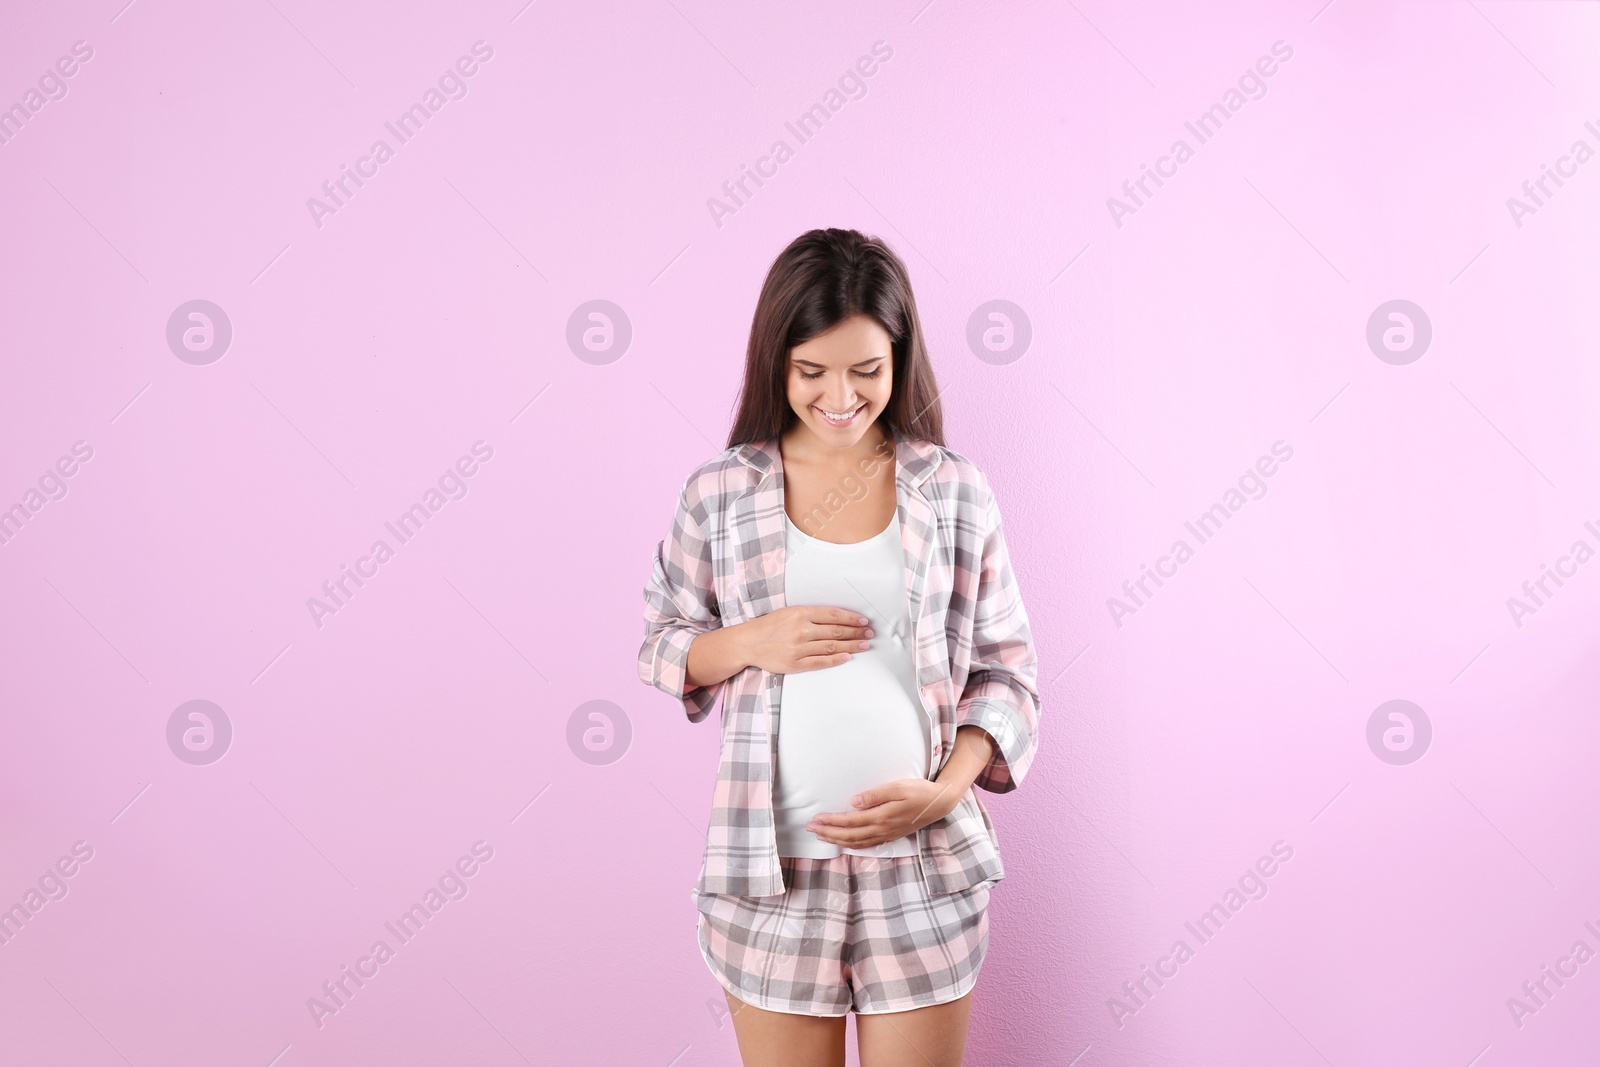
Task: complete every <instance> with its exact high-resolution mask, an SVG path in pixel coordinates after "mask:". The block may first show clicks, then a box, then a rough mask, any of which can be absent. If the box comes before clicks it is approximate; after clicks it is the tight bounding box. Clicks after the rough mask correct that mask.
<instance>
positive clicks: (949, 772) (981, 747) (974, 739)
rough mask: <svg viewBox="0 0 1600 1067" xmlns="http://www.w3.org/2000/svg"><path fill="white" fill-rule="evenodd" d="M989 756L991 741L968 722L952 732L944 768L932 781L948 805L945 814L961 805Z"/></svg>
mask: <svg viewBox="0 0 1600 1067" xmlns="http://www.w3.org/2000/svg"><path fill="white" fill-rule="evenodd" d="M993 755H994V739H993V738H992V737H990V736H989V733H988V731H986V730H985V729H984V728H983V727H981V726H973V725H972V724H970V723H969V724H967V725H966V726H962V727H960V728H958V729H957V730H956V741H955V744H954V745H952V746H951V748H950V758H949V759H947V760H945V761H944V767H943V768H941V769H940V771H939V776H938V777H937V778H935V779H934V781H936V782H938V783H939V785H940V786H942V787H943V789H942V790H941V793H940V795H941V796H942V797H944V798H945V800H946V801H947V802H948V806H947V807H946V809H945V814H946V815H948V814H950V812H952V811H954V810H955V808H956V805H957V804H959V803H961V798H962V797H964V796H966V794H967V790H968V789H971V788H972V783H973V782H975V781H977V780H978V774H979V773H980V772H981V771H982V770H983V768H984V767H985V766H986V765H987V764H988V762H989V760H990V758H991V757H992V756H993Z"/></svg>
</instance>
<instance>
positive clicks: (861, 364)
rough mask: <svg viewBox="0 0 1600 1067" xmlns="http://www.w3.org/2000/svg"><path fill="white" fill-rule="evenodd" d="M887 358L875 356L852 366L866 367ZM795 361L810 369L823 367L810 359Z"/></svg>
mask: <svg viewBox="0 0 1600 1067" xmlns="http://www.w3.org/2000/svg"><path fill="white" fill-rule="evenodd" d="M790 358H794V357H790ZM886 358H888V357H886V356H873V357H872V358H871V359H864V360H862V361H861V362H860V363H852V364H850V365H851V366H852V367H865V366H866V365H867V364H868V363H876V362H878V360H880V359H886ZM794 361H795V362H796V363H804V364H805V365H806V366H808V367H821V366H822V364H821V363H813V362H811V361H810V360H809V359H795V360H794ZM823 369H824V370H826V369H827V368H823Z"/></svg>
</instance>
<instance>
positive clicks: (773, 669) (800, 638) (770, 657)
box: [741, 605, 873, 674]
mask: <svg viewBox="0 0 1600 1067" xmlns="http://www.w3.org/2000/svg"><path fill="white" fill-rule="evenodd" d="M741 625H742V626H747V627H749V634H748V636H747V638H746V640H747V644H746V649H747V654H746V659H747V660H748V662H749V663H750V665H751V666H753V667H760V668H761V669H762V670H764V671H767V672H768V673H770V674H794V673H796V672H798V671H814V670H819V669H820V668H823V667H833V666H836V665H838V664H840V663H843V662H844V661H845V660H847V659H849V658H850V656H851V655H852V654H853V653H856V652H861V651H864V650H865V649H867V648H868V647H870V646H869V645H868V643H867V640H866V639H867V638H869V637H871V636H872V635H873V631H872V629H871V627H870V625H869V621H868V619H867V618H866V617H865V616H864V615H862V614H860V613H859V612H855V611H850V610H849V609H846V608H823V607H813V606H810V605H799V606H796V607H788V608H779V609H778V610H777V611H770V612H768V613H767V614H765V615H761V616H758V617H756V618H754V619H751V620H749V621H748V622H745V623H742V624H741Z"/></svg>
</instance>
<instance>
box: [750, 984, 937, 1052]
mask: <svg viewBox="0 0 1600 1067" xmlns="http://www.w3.org/2000/svg"><path fill="white" fill-rule="evenodd" d="M723 994H724V995H725V996H726V997H727V998H728V1010H729V1011H730V1012H732V1013H733V1032H734V1033H735V1034H737V1035H738V1037H739V1057H740V1058H741V1059H742V1060H744V1067H844V1025H845V1017H844V1016H843V1015H841V1016H839V1017H838V1018H832V1017H829V1016H826V1015H791V1014H789V1013H788V1012H782V1011H767V1010H766V1009H764V1008H758V1007H756V1006H755V1005H753V1004H746V1003H745V1002H744V1001H742V1000H740V999H739V998H738V997H736V996H734V995H733V994H732V993H729V992H727V991H726V990H724V991H723ZM957 1062H959V1060H958V1061H957ZM863 1067H866V1065H865V1064H864V1065H863Z"/></svg>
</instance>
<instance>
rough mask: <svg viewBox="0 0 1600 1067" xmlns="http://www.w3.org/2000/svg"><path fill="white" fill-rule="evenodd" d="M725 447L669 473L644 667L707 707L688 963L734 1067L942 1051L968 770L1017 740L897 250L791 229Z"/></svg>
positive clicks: (978, 560)
mask: <svg viewBox="0 0 1600 1067" xmlns="http://www.w3.org/2000/svg"><path fill="white" fill-rule="evenodd" d="M728 444H729V447H728V448H727V449H726V450H725V451H724V452H722V453H721V454H719V455H717V456H715V457H714V458H712V459H710V460H708V461H707V462H705V463H703V464H701V465H700V466H699V467H698V468H696V469H695V470H694V471H693V472H692V473H691V474H690V475H689V477H688V479H687V480H686V481H685V482H684V484H683V489H682V492H681V493H680V495H679V498H678V505H677V514H676V516H675V518H674V520H673V525H672V532H671V536H670V537H668V538H667V539H665V540H664V541H662V542H661V543H660V545H659V546H658V547H657V550H656V556H655V561H654V568H653V573H652V575H651V580H650V583H649V585H648V586H647V587H646V588H645V591H644V596H645V616H644V617H645V640H644V644H643V646H642V647H641V648H640V650H639V676H640V678H641V679H642V680H643V681H645V682H646V683H648V684H650V685H653V686H655V687H656V688H658V689H660V690H662V691H663V692H666V693H667V694H669V695H671V696H672V697H674V698H676V699H677V700H679V701H681V703H682V706H683V708H684V711H685V712H686V713H687V715H688V718H689V721H691V722H699V721H701V720H703V719H704V718H705V717H706V716H707V715H708V714H709V713H710V711H711V709H712V707H713V706H714V705H715V703H716V701H717V699H718V698H719V697H720V698H721V700H722V742H721V757H720V760H719V763H718V768H717V781H716V788H715V791H714V793H713V801H712V811H711V821H710V830H709V831H708V833H707V837H706V845H705V851H704V855H703V857H702V862H701V868H700V875H699V878H698V881H697V883H696V885H695V887H694V890H693V893H692V898H693V900H694V902H695V905H696V907H697V908H698V909H699V913H700V914H699V919H698V923H699V935H698V936H699V943H700V950H701V954H702V956H703V957H704V959H705V961H706V964H707V966H708V967H709V968H710V969H711V972H712V974H713V975H715V976H716V978H717V980H718V981H719V982H720V983H721V985H722V986H723V989H724V990H725V992H726V996H727V1000H728V1007H729V1011H730V1013H731V1014H732V1016H733V1022H734V1029H735V1032H736V1033H737V1035H738V1041H739V1049H740V1053H741V1055H742V1057H743V1059H744V1062H745V1064H746V1067H767V1065H778V1064H783V1065H800V1064H804V1065H806V1067H811V1065H818V1067H822V1065H829V1067H833V1065H837V1067H843V1064H844V1062H845V1042H844V1035H845V1016H846V1015H847V1014H848V1013H850V1012H851V1011H854V1012H856V1031H857V1040H858V1050H859V1054H860V1060H861V1063H862V1067H895V1065H901V1064H905V1065H915V1067H928V1065H930V1064H931V1065H933V1067H945V1065H947V1064H949V1065H956V1064H960V1063H961V1057H962V1052H963V1050H964V1048H965V1045H966V1037H967V1024H968V1019H969V1011H970V995H971V991H972V988H973V986H974V984H975V983H976V981H977V977H978V969H979V967H980V965H981V964H982V962H983V958H984V954H985V952H986V950H987V948H988V941H989V925H988V912H987V908H988V902H989V889H990V887H991V886H993V885H994V884H995V883H997V882H999V881H1000V880H1001V879H1002V878H1003V877H1004V870H1003V868H1002V866H1001V863H1000V855H999V850H998V842H997V839H996V836H995V830H994V826H993V824H992V823H991V822H990V819H989V815H988V812H987V811H986V810H985V809H984V806H983V804H982V803H981V802H980V801H979V799H978V795H977V791H976V789H974V788H973V787H974V786H976V787H978V788H980V789H986V790H988V791H990V792H994V793H1005V792H1009V791H1011V790H1013V789H1015V788H1016V787H1017V785H1018V784H1019V783H1020V782H1021V781H1022V779H1023V777H1024V775H1025V774H1026V773H1027V770H1028V766H1029V764H1031V763H1032V761H1033V757H1034V753H1035V751H1036V750H1037V748H1038V729H1039V695H1038V691H1037V687H1036V677H1037V671H1038V667H1037V661H1036V659H1035V655H1034V649H1033V641H1032V637H1031V634H1030V631H1029V627H1028V617H1027V613H1026V611H1025V610H1024V608H1023V604H1022V598H1021V595H1020V592H1019V590H1018V588H1017V582H1016V578H1015V576H1014V574H1013V573H1012V570H1011V563H1010V559H1009V556H1008V554H1007V551H1006V543H1005V539H1004V537H1003V536H1002V534H1001V527H1000V512H999V509H998V507H997V505H996V503H995V499H994V495H993V493H992V492H991V491H990V488H989V483H988V480H987V479H986V478H985V477H984V475H983V473H982V472H981V471H980V470H979V469H978V468H977V467H976V466H975V465H974V464H973V463H972V462H971V461H970V460H968V459H966V458H965V457H963V456H961V455H960V454H958V453H956V452H952V451H950V450H949V449H947V448H946V447H945V446H944V435H943V430H942V420H941V413H940V407H939V390H938V388H937V386H936V384H935V382H934V376H933V371H932V368H931V366H930V364H929V360H928V354H927V349H926V347H925V345H924V343H923V335H922V326H921V323H920V322H919V321H918V318H917V309H916V301H915V299H914V298H913V296H912V292H911V285H910V280H909V277H908V275H907V273H906V269H905V266H904V264H903V263H901V261H900V260H899V258H898V257H897V256H895V254H894V253H893V252H892V251H890V250H889V248H888V247H887V246H886V245H885V244H884V243H883V242H882V241H880V240H878V239H876V238H869V237H864V236H863V235H861V234H859V233H857V232H855V231H854V230H837V229H828V230H812V231H811V232H809V233H806V234H804V235H802V236H801V237H799V238H798V239H796V240H795V241H794V242H793V243H792V244H790V245H789V247H788V248H786V249H784V251H783V253H782V254H781V255H780V256H779V257H778V259H777V260H776V261H775V262H774V263H773V265H772V268H771V270H770V271H769V272H768V274H767V278H766V282H765V284H764V285H763V286H762V290H761V295H760V298H759V301H758V303H757V306H756V312H755V319H754V322H753V325H752V327H751V333H750V343H749V347H748V350H747V353H746V359H745V372H744V385H743V390H742V392H741V396H740V400H739V408H738V415H737V418H736V419H735V422H734V426H733V430H732V432H731V433H730V434H729V441H728Z"/></svg>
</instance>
